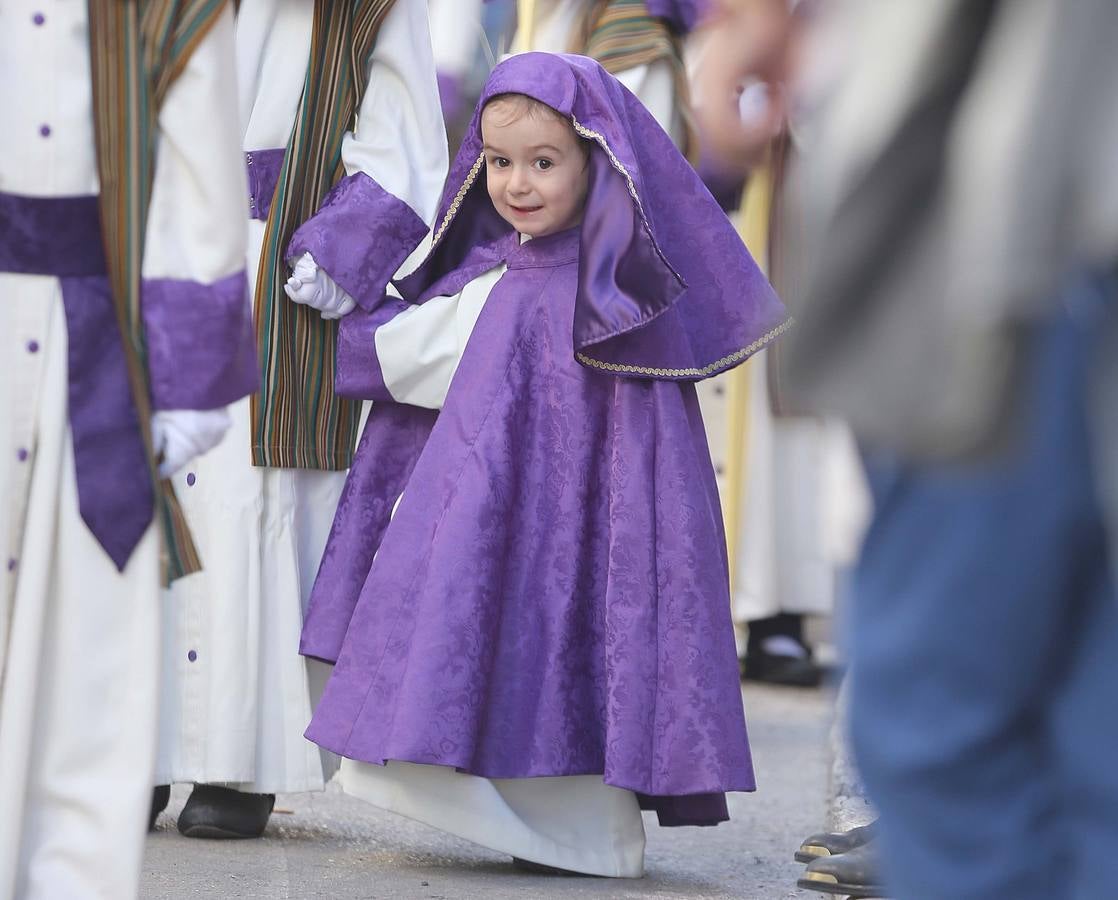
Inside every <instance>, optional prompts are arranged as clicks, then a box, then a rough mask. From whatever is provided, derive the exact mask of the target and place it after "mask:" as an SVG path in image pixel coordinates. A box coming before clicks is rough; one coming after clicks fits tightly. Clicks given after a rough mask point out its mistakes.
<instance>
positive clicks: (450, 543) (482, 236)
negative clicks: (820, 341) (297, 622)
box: [301, 53, 787, 876]
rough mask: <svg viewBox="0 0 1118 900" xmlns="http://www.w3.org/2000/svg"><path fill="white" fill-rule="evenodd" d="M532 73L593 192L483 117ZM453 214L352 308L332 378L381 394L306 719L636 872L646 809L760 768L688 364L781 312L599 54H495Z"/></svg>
mask: <svg viewBox="0 0 1118 900" xmlns="http://www.w3.org/2000/svg"><path fill="white" fill-rule="evenodd" d="M508 95H523V96H521V97H520V98H518V99H519V100H521V101H526V102H527V103H529V104H532V103H533V102H534V103H535V105H537V106H538V105H539V104H543V105H544V106H545V107H547V108H548V109H546V110H545V113H546V115H547V116H549V117H552V118H553V119H554V120H556V121H557V122H558V123H559V128H560V131H561V132H562V131H563V130H564V129H565V131H566V132H568V133H569V141H570V143H571V145H572V146H577V147H578V149H577V151H576V153H577V160H576V161H575V163H574V164H575V165H576V166H580V167H581V181H580V185H581V187H580V188H579V189H578V190H576V191H572V192H569V193H567V194H563V195H562V196H559V197H558V199H557V198H556V197H555V196H554V195H553V194H549V193H548V191H549V190H550V189H549V188H547V187H546V177H545V175H546V176H547V177H550V175H549V174H548V173H550V172H562V171H568V170H567V169H564V168H563V167H564V166H569V165H570V164H571V161H570V160H569V159H568V160H564V159H563V158H562V156H561V154H560V158H559V159H558V160H552V159H548V158H547V157H546V156H545V155H544V154H545V151H542V150H541V151H539V154H538V155H539V156H540V158H539V159H537V158H535V157H536V155H537V154H536V152H535V151H534V150H533V155H532V156H531V158H530V159H529V162H530V163H531V172H530V173H529V174H528V175H526V176H524V177H526V178H536V179H538V180H539V182H540V183H542V184H544V185H545V187H544V188H543V189H542V193H541V194H539V195H538V196H537V195H535V194H532V193H531V192H530V191H529V190H528V189H527V188H524V189H521V188H520V187H518V186H517V184H518V179H519V178H520V177H521V176H519V175H517V174H515V169H516V166H517V165H519V164H520V163H519V160H518V158H517V156H516V154H515V153H513V152H509V151H506V150H505V149H504V148H503V147H496V148H495V147H494V146H492V145H491V142H492V138H491V136H490V135H489V134H488V133H487V134H486V136H485V137H484V138H483V129H482V126H483V118H485V116H483V112H485V111H486V107H487V105H488V104H489V103H490V101H495V100H507V98H508ZM527 98H531V99H530V100H527ZM494 106H496V102H494ZM541 108H542V107H541ZM524 114H525V115H528V114H530V113H524ZM487 127H488V126H487ZM543 127H544V126H543V125H540V124H539V123H536V125H534V126H533V129H532V130H530V131H529V132H527V133H529V134H536V133H543V131H542V130H541V129H542V128H543ZM548 127H551V128H554V127H555V124H554V123H552V124H551V125H550V126H548ZM560 136H561V137H562V134H560ZM561 142H562V141H559V140H556V141H554V142H553V143H561ZM546 153H551V151H550V150H548V151H546ZM502 154H505V155H507V157H508V158H506V156H505V155H502ZM545 162H546V165H545ZM541 172H543V173H544V175H541ZM510 173H512V174H510ZM487 181H488V185H487ZM499 184H504V185H506V188H498V187H497V185H499ZM508 185H512V186H511V187H507V186H508ZM487 187H488V190H487ZM505 190H507V191H508V194H507V195H506V194H505V193H502V191H505ZM517 191H520V192H521V193H519V194H518V193H517ZM520 196H523V197H525V198H526V199H523V200H518V199H517V198H518V197H520ZM509 197H511V200H509V201H508V202H509V203H511V204H512V205H511V206H509V205H507V203H506V200H507V199H508V198H509ZM571 197H574V198H575V199H573V200H572V199H571ZM517 204H520V206H519V207H518V205H517ZM568 206H573V207H575V208H576V209H575V213H576V214H575V215H574V216H573V217H572V218H571V219H570V220H569V221H567V220H563V221H560V220H559V219H555V220H554V221H551V220H547V221H551V224H550V225H549V226H547V227H542V226H540V225H538V224H535V223H538V222H540V221H544V220H546V217H547V216H550V215H552V214H553V213H552V209H553V208H560V207H561V208H562V209H564V210H565V209H566V208H567V207H568ZM521 207H522V208H521ZM541 216H542V217H544V219H541V218H540V217H541ZM521 219H523V224H522V223H521ZM436 221H437V222H438V225H437V227H436V231H435V234H434V238H433V246H432V250H431V252H430V254H429V256H428V257H427V259H426V261H425V262H424V263H423V264H422V265H421V266H420V267H419V269H418V270H417V271H416V272H415V273H414V274H412V275H411V276H409V277H407V278H405V279H403V280H402V281H401V282H400V283H399V284H398V288H399V291H400V294H401V295H402V298H400V297H392V296H386V297H385V298H384V300H383V302H382V303H381V304H380V305H379V306H378V307H376V308H375V309H373V310H372V311H366V310H361V309H355V310H354V311H353V312H351V313H350V314H349V315H348V316H346V317H345V318H344V319H343V320H342V324H341V332H340V336H339V357H338V367H337V378H336V382H337V384H336V387H337V389H338V391H339V393H342V394H344V395H347V396H353V397H360V398H364V399H371V400H373V401H375V404H374V408H373V411H372V414H371V415H370V418H369V421H368V424H367V426H366V429H365V432H364V435H363V437H362V440H361V444H360V446H359V448H358V451H357V456H356V458H355V460H354V464H353V468H352V469H351V471H350V475H349V478H348V481H347V484H346V488H345V491H344V493H343V496H342V500H341V503H340V505H339V508H338V513H337V517H336V519H335V522H334V527H333V532H332V534H331V537H330V540H329V543H328V545H327V549H326V554H325V556H324V559H323V562H322V566H321V568H320V570H319V573H318V578H317V581H316V583H315V587H314V590H313V592H312V597H311V607H310V610H309V613H308V616H307V619H306V624H305V627H304V630H303V640H302V646H301V649H302V652H303V653H304V654H305V655H309V656H314V657H318V658H321V659H325V660H327V661H330V662H334V663H335V668H334V672H333V675H332V677H331V679H330V681H329V683H328V685H327V688H326V691H325V694H324V697H323V700H322V702H321V704H320V705H319V706H318V708H317V710H316V712H315V715H314V718H313V720H312V722H311V724H310V727H309V729H308V730H307V736H308V737H309V738H310V739H311V740H313V741H315V742H316V743H318V744H320V745H321V746H323V747H325V748H328V749H330V750H332V751H335V752H337V753H339V754H341V755H342V756H344V757H346V758H347V759H346V761H345V762H343V768H342V783H343V785H344V787H345V788H346V790H347V791H350V792H352V793H355V794H358V795H360V796H363V797H365V798H366V799H368V800H370V801H372V802H374V803H376V804H377V805H380V806H383V807H385V808H388V809H392V810H395V811H397V812H400V813H403V814H405V815H408V816H411V817H413V818H416V819H419V820H421V821H425V822H428V823H429V824H432V825H435V826H437V827H439V828H442V829H444V830H446V831H449V832H451V833H454V834H458V835H460V836H463V837H466V838H469V839H471V840H474V841H476V842H478V843H482V844H484V845H486V846H489V847H491V848H493V849H496V850H499V851H502V852H508V853H510V854H512V855H513V856H514V857H520V858H523V859H528V860H531V861H534V862H537V863H543V864H547V865H550V866H557V867H560V868H564V869H569V870H574V871H580V872H587V873H591V874H599V875H615V876H635V875H639V874H640V873H641V871H642V868H643V847H644V832H643V826H642V824H641V817H640V813H639V809H640V808H641V807H643V808H646V809H656V810H657V811H658V812H659V814H660V821H661V824H665V825H710V824H715V823H717V822H719V821H724V820H725V819H726V818H727V812H726V802H725V796H724V792H726V791H749V790H752V789H753V788H754V780H753V772H752V765H751V761H750V755H749V746H748V741H747V737H746V729H745V721H744V716H743V713H742V704H741V696H740V690H739V684H738V669H737V657H736V653H735V647H734V637H733V628H732V625H731V621H730V608H729V596H728V577H727V561H726V552H725V537H724V535H723V530H722V518H721V512H720V509H719V503H718V494H717V489H716V486H715V477H714V471H713V468H712V466H711V462H710V456H709V453H708V451H707V446H706V439H705V435H704V431H703V423H702V418H701V415H700V413H699V408H698V404H697V402H696V399H695V389H694V384H693V382H694V381H696V380H698V379H701V378H706V377H708V376H711V375H715V374H717V373H718V372H721V371H724V370H725V369H727V368H729V367H731V366H734V365H736V364H738V363H740V362H742V361H743V360H744V359H746V358H747V357H748V356H750V355H751V354H752V353H754V352H756V351H757V350H759V349H761V348H762V347H764V346H765V345H766V344H767V343H769V342H770V341H771V340H772V339H773V338H775V337H776V336H777V335H778V334H779V333H780V332H782V331H783V330H784V329H785V328H786V327H787V321H786V317H785V312H784V308H783V307H782V305H781V304H780V302H779V300H778V299H777V298H776V296H775V294H774V293H773V291H772V289H771V287H770V286H769V284H768V283H767V282H766V281H765V279H764V277H763V276H762V275H761V273H760V272H759V271H758V269H757V267H756V265H755V264H754V263H753V260H752V259H751V258H750V257H749V254H748V252H747V251H746V249H745V247H744V245H743V244H742V242H741V240H740V239H739V238H738V236H737V234H736V233H735V231H734V230H733V228H732V226H731V225H730V223H729V222H728V220H727V219H726V216H725V215H724V214H723V213H722V212H721V210H720V209H719V207H718V205H717V203H715V201H714V200H713V198H712V197H711V196H710V194H709V193H708V192H707V191H706V189H705V188H704V187H703V185H702V183H701V182H700V181H699V179H698V176H696V175H695V173H694V171H693V169H692V168H691V167H690V166H689V164H688V163H687V161H686V160H685V159H684V158H683V156H682V155H680V153H679V151H678V150H676V148H675V147H674V145H673V144H672V142H671V140H670V139H669V137H668V136H667V135H666V134H665V133H664V132H663V130H662V129H661V128H660V127H659V126H658V125H657V124H656V122H655V120H654V119H653V118H652V117H651V115H649V113H648V112H647V111H646V110H645V109H644V108H643V107H642V106H641V104H640V102H639V101H638V100H636V98H635V97H633V95H632V94H630V93H629V92H628V91H627V90H626V89H625V88H623V87H622V86H621V85H620V84H619V83H618V82H617V81H616V80H615V79H614V78H613V77H612V76H611V75H609V74H607V73H606V72H605V71H604V70H603V69H602V68H601V67H600V66H599V65H598V64H597V63H596V62H594V61H592V60H590V59H587V58H585V57H579V56H561V55H551V54H544V53H527V54H522V55H519V56H515V57H512V58H510V59H508V60H506V61H505V62H503V63H502V64H501V65H499V66H498V67H497V68H496V69H495V70H494V71H493V73H492V75H491V76H490V78H489V81H488V83H487V84H486V87H485V91H484V92H483V94H482V97H481V99H480V101H479V103H478V107H477V111H476V112H475V114H474V118H473V121H472V123H471V126H470V129H469V131H468V133H467V136H466V138H465V140H464V142H463V145H462V148H461V150H460V152H459V154H458V157H457V159H456V161H455V163H454V165H453V167H452V170H451V174H450V178H449V180H448V183H447V187H446V190H445V192H444V197H443V201H442V205H441V210H440V213H439V215H438V217H437V220H436ZM511 222H515V223H516V227H514V225H513V224H511ZM571 222H573V224H570V223H571ZM529 237H530V238H531V239H530V240H529V239H528V238H529ZM423 407H426V408H423ZM436 410H441V411H439V412H436Z"/></svg>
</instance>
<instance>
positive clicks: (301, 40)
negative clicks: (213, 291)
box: [155, 0, 447, 836]
mask: <svg viewBox="0 0 1118 900" xmlns="http://www.w3.org/2000/svg"><path fill="white" fill-rule="evenodd" d="M313 11H314V9H313V4H312V3H311V2H310V0H243V2H242V3H241V4H240V7H239V11H238V15H237V26H236V54H237V68H238V83H239V88H240V108H241V119H242V127H243V131H242V135H243V137H242V147H243V150H244V152H245V162H246V164H247V170H248V173H249V183H250V191H251V193H250V197H249V212H250V219H249V220H248V223H247V228H248V256H247V269H248V271H249V273H250V280H252V279H254V278H255V273H256V272H257V269H258V266H259V262H260V253H261V246H262V242H263V238H264V230H265V221H264V220H266V218H267V205H268V204H270V200H271V196H272V190H273V189H274V186H275V174H276V172H277V171H278V165H279V162H281V161H282V158H283V148H285V147H286V145H287V142H288V138H289V136H290V133H291V130H292V126H293V123H294V121H295V116H296V112H297V110H298V108H299V104H300V99H301V96H302V92H303V84H304V80H305V78H306V72H307V60H308V59H309V54H310V44H311V32H312V16H313ZM368 76H369V77H368V88H367V90H366V91H365V94H364V97H363V100H362V104H361V107H360V110H359V114H358V117H357V123H356V127H355V128H354V130H353V131H352V132H350V133H349V134H347V135H346V137H345V139H344V142H343V146H342V159H343V162H344V164H345V170H346V174H347V175H354V174H355V173H364V174H365V175H367V176H368V177H369V178H370V179H372V181H374V182H375V183H376V184H377V185H379V187H380V188H381V189H383V191H385V192H387V193H388V194H391V195H393V196H394V197H395V198H398V199H399V200H400V201H403V203H404V204H406V205H407V206H408V207H410V209H411V210H412V211H414V214H416V215H418V217H419V218H420V219H422V220H423V222H425V223H430V220H431V218H432V216H433V215H434V212H435V205H436V203H437V202H438V196H439V192H440V190H441V188H442V183H443V179H444V178H445V175H446V167H447V147H446V139H445V132H444V128H443V124H442V116H441V112H440V108H439V97H438V90H437V86H436V80H435V70H434V62H433V59H432V51H431V41H430V35H429V29H428V20H427V3H426V0H397V2H396V3H395V4H394V5H393V6H392V8H391V10H390V11H389V12H388V14H387V15H386V17H385V19H384V22H383V24H382V26H381V29H380V32H379V35H378V37H377V39H376V44H375V47H374V50H373V53H372V56H371V60H370V63H369V72H368ZM269 173H270V174H269ZM409 215H411V213H409ZM242 221H243V219H242ZM371 249H372V250H373V252H375V248H371ZM232 414H233V427H232V429H231V430H230V434H229V436H228V437H227V439H226V440H225V442H224V443H223V444H222V446H221V447H220V448H219V449H218V451H217V452H215V453H213V454H210V455H209V456H207V457H206V458H205V459H202V460H199V461H198V462H197V463H195V464H193V465H191V466H190V471H189V474H188V475H187V476H186V478H187V483H188V484H189V488H188V490H187V492H186V494H185V496H184V498H183V503H184V507H185V509H186V512H187V515H188V516H189V517H190V521H191V522H192V525H193V528H194V534H195V539H196V540H197V542H198V544H199V548H200V550H201V552H202V553H203V555H204V556H205V558H206V561H207V565H206V569H205V571H204V572H202V573H199V574H197V575H194V576H191V577H189V578H186V579H182V580H181V581H179V582H177V583H176V584H175V585H174V587H173V588H172V589H171V590H170V591H169V592H168V593H167V594H166V595H165V597H164V608H165V611H166V617H167V618H166V627H165V628H164V632H163V649H164V657H165V660H166V663H165V665H164V668H163V691H162V709H161V713H160V728H159V735H160V741H159V746H160V749H159V757H158V764H157V767H156V780H155V783H156V784H159V785H165V784H168V783H172V782H195V783H196V784H204V785H222V786H224V787H226V788H234V789H236V791H237V792H238V793H240V794H243V795H245V796H244V797H243V798H242V797H236V796H233V795H232V792H230V791H223V792H220V793H213V794H211V799H213V798H214V797H218V798H221V799H220V800H215V801H214V802H220V803H227V804H229V805H231V806H236V805H237V804H238V803H241V802H244V803H247V804H250V805H251V804H252V803H253V799H254V798H253V797H252V796H251V795H256V796H255V799H256V800H260V801H262V803H258V804H256V805H255V806H253V807H252V808H253V810H254V812H252V814H251V816H250V818H253V819H254V820H255V821H257V822H258V825H259V828H255V827H254V828H253V829H249V830H250V831H256V833H259V830H262V829H263V827H264V822H265V821H266V819H267V815H268V810H270V809H271V798H270V797H269V796H268V795H274V794H275V793H277V792H300V791H317V790H322V789H323V787H324V784H325V781H326V780H328V778H329V777H330V775H332V766H333V765H334V763H332V761H331V760H330V759H329V758H327V757H325V756H324V755H321V754H320V752H319V750H318V748H317V747H315V746H314V745H313V744H311V743H310V742H309V741H307V740H305V739H304V737H303V730H304V729H305V728H306V725H307V722H308V721H309V720H310V714H311V708H312V704H313V702H314V699H315V697H316V696H317V693H318V691H319V690H320V688H321V685H322V684H323V683H324V681H325V678H326V675H327V674H328V672H327V670H326V667H325V666H323V665H322V664H321V663H318V662H315V661H309V662H308V661H305V660H304V659H303V658H302V657H300V656H299V633H300V629H301V628H302V618H303V610H304V604H305V601H306V598H307V597H308V595H309V592H310V588H311V585H312V583H313V580H314V576H315V573H316V572H317V569H318V563H319V558H320V557H321V555H322V550H323V547H324V546H325V542H326V537H327V534H328V533H329V529H330V524H331V522H332V520H333V516H334V510H335V507H336V506H337V501H338V496H339V494H340V492H341V489H342V485H343V483H344V481H345V473H344V472H333V471H314V470H303V469H270V468H254V467H253V466H252V465H251V462H250V454H249V445H250V440H249V433H250V407H249V402H248V401H247V400H246V401H244V402H242V403H240V404H238V405H236V406H235V407H233V410H232ZM196 791H197V789H196ZM188 805H189V804H188ZM257 812H259V813H260V815H262V819H260V818H259V817H258V815H257ZM231 815H232V813H231ZM234 818H239V817H237V816H234ZM188 820H189V817H188ZM182 826H183V820H182V818H181V817H180V828H181V827H182ZM199 833H200V834H202V835H206V834H209V832H208V831H207V830H206V829H202V830H201V831H200V832H199ZM242 836H245V835H242Z"/></svg>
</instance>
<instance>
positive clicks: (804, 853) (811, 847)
mask: <svg viewBox="0 0 1118 900" xmlns="http://www.w3.org/2000/svg"><path fill="white" fill-rule="evenodd" d="M874 834H875V829H874V826H873V824H872V823H871V824H869V825H863V826H862V827H861V828H851V829H850V830H849V831H824V832H820V833H819V834H813V835H812V836H811V837H809V838H807V839H805V840H804V842H803V843H802V844H800V849H799V850H797V851H796V862H801V863H809V862H811V861H812V860H814V859H818V858H819V857H820V856H838V855H839V854H840V853H849V852H850V851H851V850H853V849H854V848H855V847H861V846H862V845H863V844H868V843H869V842H870V841H872V840H873V837H874Z"/></svg>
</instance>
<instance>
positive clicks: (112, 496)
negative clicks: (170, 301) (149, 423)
mask: <svg viewBox="0 0 1118 900" xmlns="http://www.w3.org/2000/svg"><path fill="white" fill-rule="evenodd" d="M0 271H3V272H16V273H21V274H26V275H53V276H55V277H57V278H58V280H59V282H60V284H61V287H62V301H63V306H64V307H65V311H66V331H67V334H68V346H69V350H68V356H67V361H68V366H69V376H68V379H69V390H68V399H69V410H70V432H71V437H72V440H73V445H74V466H75V476H76V479H77V487H78V504H79V507H80V509H81V516H82V519H84V520H85V523H86V524H87V525H88V526H89V530H90V531H91V532H92V533H93V535H94V537H95V538H96V539H97V541H98V543H100V544H101V546H102V547H104V548H105V551H106V552H107V553H108V554H109V556H110V557H111V558H112V560H113V562H114V563H116V565H117V567H118V568H119V569H123V568H124V565H125V563H126V562H127V561H128V557H129V556H130V555H131V553H132V550H133V549H134V548H135V546H136V544H137V543H138V542H139V540H140V538H141V537H142V536H143V534H144V531H146V530H147V527H148V525H149V524H150V522H151V518H152V513H153V509H154V495H153V487H152V482H151V476H150V474H149V472H148V466H147V460H146V456H145V453H144V445H143V439H142V437H141V434H140V428H139V419H138V417H137V413H136V407H135V404H134V403H133V400H132V392H131V388H130V386H129V383H128V371H127V367H126V363H125V358H124V351H123V347H122V346H121V337H120V329H119V328H118V326H117V321H116V312H115V310H114V308H113V303H112V295H111V291H110V288H109V281H108V277H107V276H106V274H105V258H104V251H103V249H102V245H101V225H100V219H99V215H98V208H97V198H96V197H93V196H84V197H24V196H18V195H15V194H2V193H0Z"/></svg>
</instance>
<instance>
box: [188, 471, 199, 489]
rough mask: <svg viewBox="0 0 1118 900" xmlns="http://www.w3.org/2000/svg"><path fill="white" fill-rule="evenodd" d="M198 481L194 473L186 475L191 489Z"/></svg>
mask: <svg viewBox="0 0 1118 900" xmlns="http://www.w3.org/2000/svg"><path fill="white" fill-rule="evenodd" d="M197 480H198V479H197V477H196V476H195V475H194V473H193V472H187V473H186V483H187V485H188V486H189V487H194V482H196V481H197Z"/></svg>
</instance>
